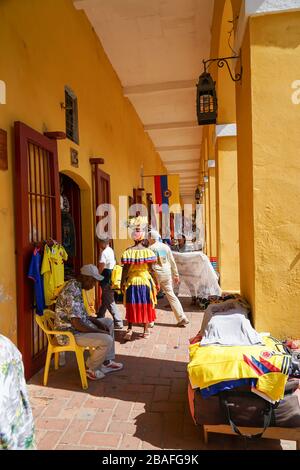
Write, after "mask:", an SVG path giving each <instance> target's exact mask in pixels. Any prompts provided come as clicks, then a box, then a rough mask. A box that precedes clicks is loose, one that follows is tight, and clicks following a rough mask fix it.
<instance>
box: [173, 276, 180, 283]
mask: <svg viewBox="0 0 300 470" xmlns="http://www.w3.org/2000/svg"><path fill="white" fill-rule="evenodd" d="M179 282H180V279H179V276H174V283H175V284H176V285H177V284H179Z"/></svg>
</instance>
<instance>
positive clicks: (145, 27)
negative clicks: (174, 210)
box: [73, 0, 214, 197]
mask: <svg viewBox="0 0 300 470" xmlns="http://www.w3.org/2000/svg"><path fill="white" fill-rule="evenodd" d="M73 2H74V5H75V7H76V8H78V9H83V10H84V11H85V13H86V15H87V17H88V18H89V21H90V22H91V24H92V26H93V28H94V29H95V31H96V33H97V35H98V37H99V39H100V41H101V43H102V45H103V47H104V50H105V52H106V54H107V55H108V57H109V60H110V62H111V64H112V66H113V67H114V69H115V71H116V73H117V74H118V76H119V79H120V81H121V83H122V86H123V89H124V95H125V96H127V97H128V98H129V99H130V101H131V102H132V104H133V106H134V107H135V109H136V111H137V113H138V115H139V117H140V119H141V121H142V123H143V124H144V128H145V131H147V132H148V133H149V135H150V137H151V139H152V141H153V143H154V146H155V148H156V149H157V151H158V152H159V154H160V156H161V158H162V160H163V162H164V164H165V166H166V168H167V170H168V173H178V174H179V175H180V192H181V195H182V196H183V197H188V196H191V195H193V194H194V191H195V188H196V186H197V183H198V180H199V171H200V170H199V162H200V145H201V140H202V129H201V127H199V126H198V125H197V122H196V88H195V85H196V82H197V79H198V77H199V75H200V73H201V72H202V60H203V59H204V58H207V57H208V56H209V52H210V42H211V22H212V16H213V7H214V0H73Z"/></svg>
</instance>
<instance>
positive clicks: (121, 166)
mask: <svg viewBox="0 0 300 470" xmlns="http://www.w3.org/2000/svg"><path fill="white" fill-rule="evenodd" d="M0 18H1V26H0V74H1V76H0V79H1V80H4V81H5V82H6V86H7V104H6V105H0V106H1V107H0V128H3V129H5V130H7V132H8V154H9V169H8V171H0V227H1V228H0V230H1V232H0V233H1V245H0V260H1V262H0V331H1V332H2V333H3V334H5V335H7V336H9V337H10V338H12V339H13V340H16V327H17V325H16V287H15V286H16V275H15V251H14V250H15V248H14V247H15V225H14V204H13V197H14V191H15V188H14V186H13V146H12V142H13V125H14V121H17V120H20V121H23V122H24V123H26V124H27V125H29V126H31V127H32V128H34V129H36V130H37V131H39V132H44V131H45V130H48V131H64V130H65V112H64V110H62V109H61V106H60V103H61V102H63V101H64V86H65V85H68V86H69V87H71V89H72V90H73V91H74V93H75V94H76V95H77V97H78V112H79V139H80V144H79V145H78V146H77V145H76V144H74V143H73V142H71V141H69V140H65V141H60V142H59V144H58V151H59V152H58V153H59V170H60V171H63V172H65V173H66V174H68V175H69V176H71V177H72V178H73V179H74V180H75V181H76V182H77V183H78V184H79V186H80V188H81V190H82V194H81V199H82V217H83V224H82V225H83V230H82V232H83V255H84V262H92V261H93V229H92V216H93V214H92V201H91V168H90V163H89V158H90V157H103V158H104V159H105V164H104V165H102V166H101V169H102V170H103V171H105V172H106V173H108V174H110V176H111V192H112V202H113V203H114V204H117V203H118V196H119V195H120V194H123V195H132V189H133V188H134V187H139V186H140V169H141V166H142V165H143V166H144V172H145V174H161V173H165V168H164V166H163V165H162V162H161V160H160V157H159V155H158V154H157V153H156V152H155V149H154V147H153V144H152V142H151V140H150V139H149V137H148V135H147V134H146V133H145V132H144V129H143V125H142V123H141V121H140V120H139V118H138V116H137V114H136V112H135V110H134V108H133V107H132V105H131V104H130V102H129V101H128V99H126V98H124V97H123V94H122V87H121V83H120V81H119V79H118V77H117V75H116V73H115V71H114V69H113V68H112V66H111V64H110V62H109V60H108V58H107V56H106V54H105V52H104V50H103V48H102V46H101V44H100V42H99V40H98V38H97V36H96V34H95V32H94V31H93V29H92V27H91V25H90V23H89V21H88V20H87V18H86V17H85V15H84V13H83V12H82V11H77V10H75V8H74V7H73V4H72V1H71V0H43V1H41V0H26V1H20V0H9V1H4V2H3V1H2V2H0ZM70 147H74V148H76V149H78V151H79V162H80V163H79V168H78V169H77V168H74V167H72V166H71V164H70ZM149 185H150V182H148V181H145V186H146V189H149ZM115 246H116V253H117V256H118V257H119V256H120V254H121V252H122V250H123V249H124V248H125V247H126V246H128V241H127V240H123V241H116V243H115Z"/></svg>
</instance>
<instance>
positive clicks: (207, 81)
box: [197, 72, 218, 125]
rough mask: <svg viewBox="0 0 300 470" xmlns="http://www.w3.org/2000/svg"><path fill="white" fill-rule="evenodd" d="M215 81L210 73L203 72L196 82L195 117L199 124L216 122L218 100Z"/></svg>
mask: <svg viewBox="0 0 300 470" xmlns="http://www.w3.org/2000/svg"><path fill="white" fill-rule="evenodd" d="M215 85H216V82H214V81H213V79H212V77H211V75H210V74H209V73H207V72H203V73H202V75H200V77H199V82H198V83H197V118H198V124H199V125H205V124H216V122H217V115H218V100H217V94H216V87H215Z"/></svg>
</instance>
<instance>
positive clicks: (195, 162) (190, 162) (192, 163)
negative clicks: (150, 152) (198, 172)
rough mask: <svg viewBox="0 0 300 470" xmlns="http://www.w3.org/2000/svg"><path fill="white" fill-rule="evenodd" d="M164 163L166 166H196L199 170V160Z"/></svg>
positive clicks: (165, 161)
mask: <svg viewBox="0 0 300 470" xmlns="http://www.w3.org/2000/svg"><path fill="white" fill-rule="evenodd" d="M163 163H164V164H165V165H182V164H183V163H184V164H185V165H194V166H195V165H196V167H197V168H199V161H198V160H196V161H195V160H163Z"/></svg>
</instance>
